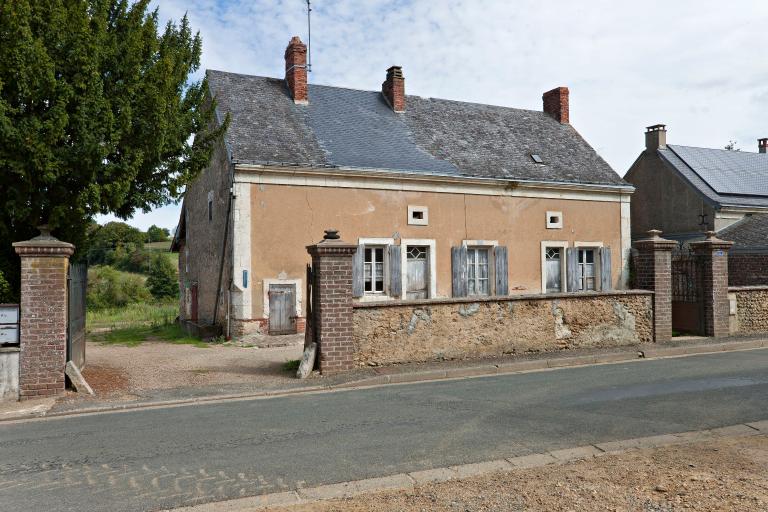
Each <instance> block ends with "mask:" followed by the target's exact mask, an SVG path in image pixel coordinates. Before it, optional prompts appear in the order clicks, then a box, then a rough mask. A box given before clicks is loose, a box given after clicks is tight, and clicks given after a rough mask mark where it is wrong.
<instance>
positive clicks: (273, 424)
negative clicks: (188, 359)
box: [0, 349, 768, 512]
mask: <svg viewBox="0 0 768 512" xmlns="http://www.w3.org/2000/svg"><path fill="white" fill-rule="evenodd" d="M764 419H768V349H764V350H752V351H744V352H730V353H722V354H714V355H701V356H692V357H683V358H676V359H663V360H653V361H644V362H637V363H621V364H613V365H600V366H588V367H578V368H566V369H559V370H553V371H544V372H535V373H525V374H515V375H504V376H493V377H484V378H475V379H464V380H455V381H442V382H430V383H424V384H409V385H402V386H386V387H380V388H373V389H364V390H352V391H342V392H329V393H321V394H307V395H296V396H290V397H281V398H272V399H262V400H248V401H237V402H220V403H210V404H203V405H195V406H188V407H173V408H166V409H144V410H134V411H130V412H122V413H108V414H99V415H90V416H73V417H66V418H58V419H48V420H39V421H30V422H23V423H14V424H0V510H3V511H4V512H5V511H8V512H10V511H17V510H18V511H36V510H45V511H46V512H54V511H63V510H76V511H82V510H89V511H110V512H118V511H144V510H159V509H163V508H172V507H178V506H184V505H193V504H198V503H204V502H208V501H219V500H224V499H230V498H238V497H243V496H251V495H256V494H263V493H271V492H279V491H282V490H288V489H293V488H295V487H296V486H297V485H299V486H313V485H319V484H325V483H335V482H340V481H346V480H356V479H361V478H370V477H375V476H383V475H388V474H392V473H399V472H405V471H414V470H419V469H427V468H431V467H441V466H447V465H453V464H465V463H471V462H478V461H483V460H489V459H498V458H502V457H514V456H518V455H525V454H529V453H536V452H543V451H547V450H553V449H559V448H567V447H573V446H577V445H585V444H590V443H596V442H605V441H610V440H619V439H627V438H634V437H642V436H649V435H655V434H662V433H673V432H682V431H689V430H700V429H706V428H714V427H721V426H727V425H732V424H736V423H742V422H750V421H759V420H764Z"/></svg>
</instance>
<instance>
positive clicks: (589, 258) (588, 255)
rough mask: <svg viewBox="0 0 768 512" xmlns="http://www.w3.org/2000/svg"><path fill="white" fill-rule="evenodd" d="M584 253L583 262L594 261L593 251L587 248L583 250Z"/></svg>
mask: <svg viewBox="0 0 768 512" xmlns="http://www.w3.org/2000/svg"><path fill="white" fill-rule="evenodd" d="M584 252H585V253H586V261H585V262H584V263H594V262H595V251H593V250H591V249H590V250H589V251H584Z"/></svg>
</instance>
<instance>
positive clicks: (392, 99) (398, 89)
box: [381, 66, 405, 112]
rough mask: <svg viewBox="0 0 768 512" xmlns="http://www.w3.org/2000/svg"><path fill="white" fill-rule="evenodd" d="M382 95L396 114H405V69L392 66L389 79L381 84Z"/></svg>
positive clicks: (388, 73) (388, 72) (389, 70)
mask: <svg viewBox="0 0 768 512" xmlns="http://www.w3.org/2000/svg"><path fill="white" fill-rule="evenodd" d="M381 94H383V95H384V99H386V100H387V103H389V106H390V107H392V110H394V111H395V112H405V78H404V77H403V68H402V67H400V66H392V67H390V68H389V69H388V70H387V79H386V80H384V83H382V84H381Z"/></svg>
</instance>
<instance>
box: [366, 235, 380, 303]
mask: <svg viewBox="0 0 768 512" xmlns="http://www.w3.org/2000/svg"><path fill="white" fill-rule="evenodd" d="M363 279H364V291H365V293H366V294H376V293H384V247H366V248H365V261H364V266H363Z"/></svg>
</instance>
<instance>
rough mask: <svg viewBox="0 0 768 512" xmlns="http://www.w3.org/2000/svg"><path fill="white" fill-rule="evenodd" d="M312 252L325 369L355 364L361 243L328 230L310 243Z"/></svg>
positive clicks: (316, 319) (320, 355) (314, 305)
mask: <svg viewBox="0 0 768 512" xmlns="http://www.w3.org/2000/svg"><path fill="white" fill-rule="evenodd" d="M307 251H308V252H309V254H310V255H311V256H312V275H313V283H312V314H313V322H312V324H313V326H314V329H315V342H316V343H317V351H318V360H319V362H320V363H319V367H320V372H321V373H324V374H325V373H333V372H339V371H344V370H350V369H352V368H353V367H354V361H353V355H354V345H353V336H352V335H353V325H352V257H353V255H354V254H355V252H356V251H357V246H356V245H353V244H348V243H347V242H344V241H342V240H341V239H340V237H339V234H338V231H334V230H326V232H325V236H324V237H323V240H322V241H321V242H318V243H316V244H314V245H309V246H307Z"/></svg>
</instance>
